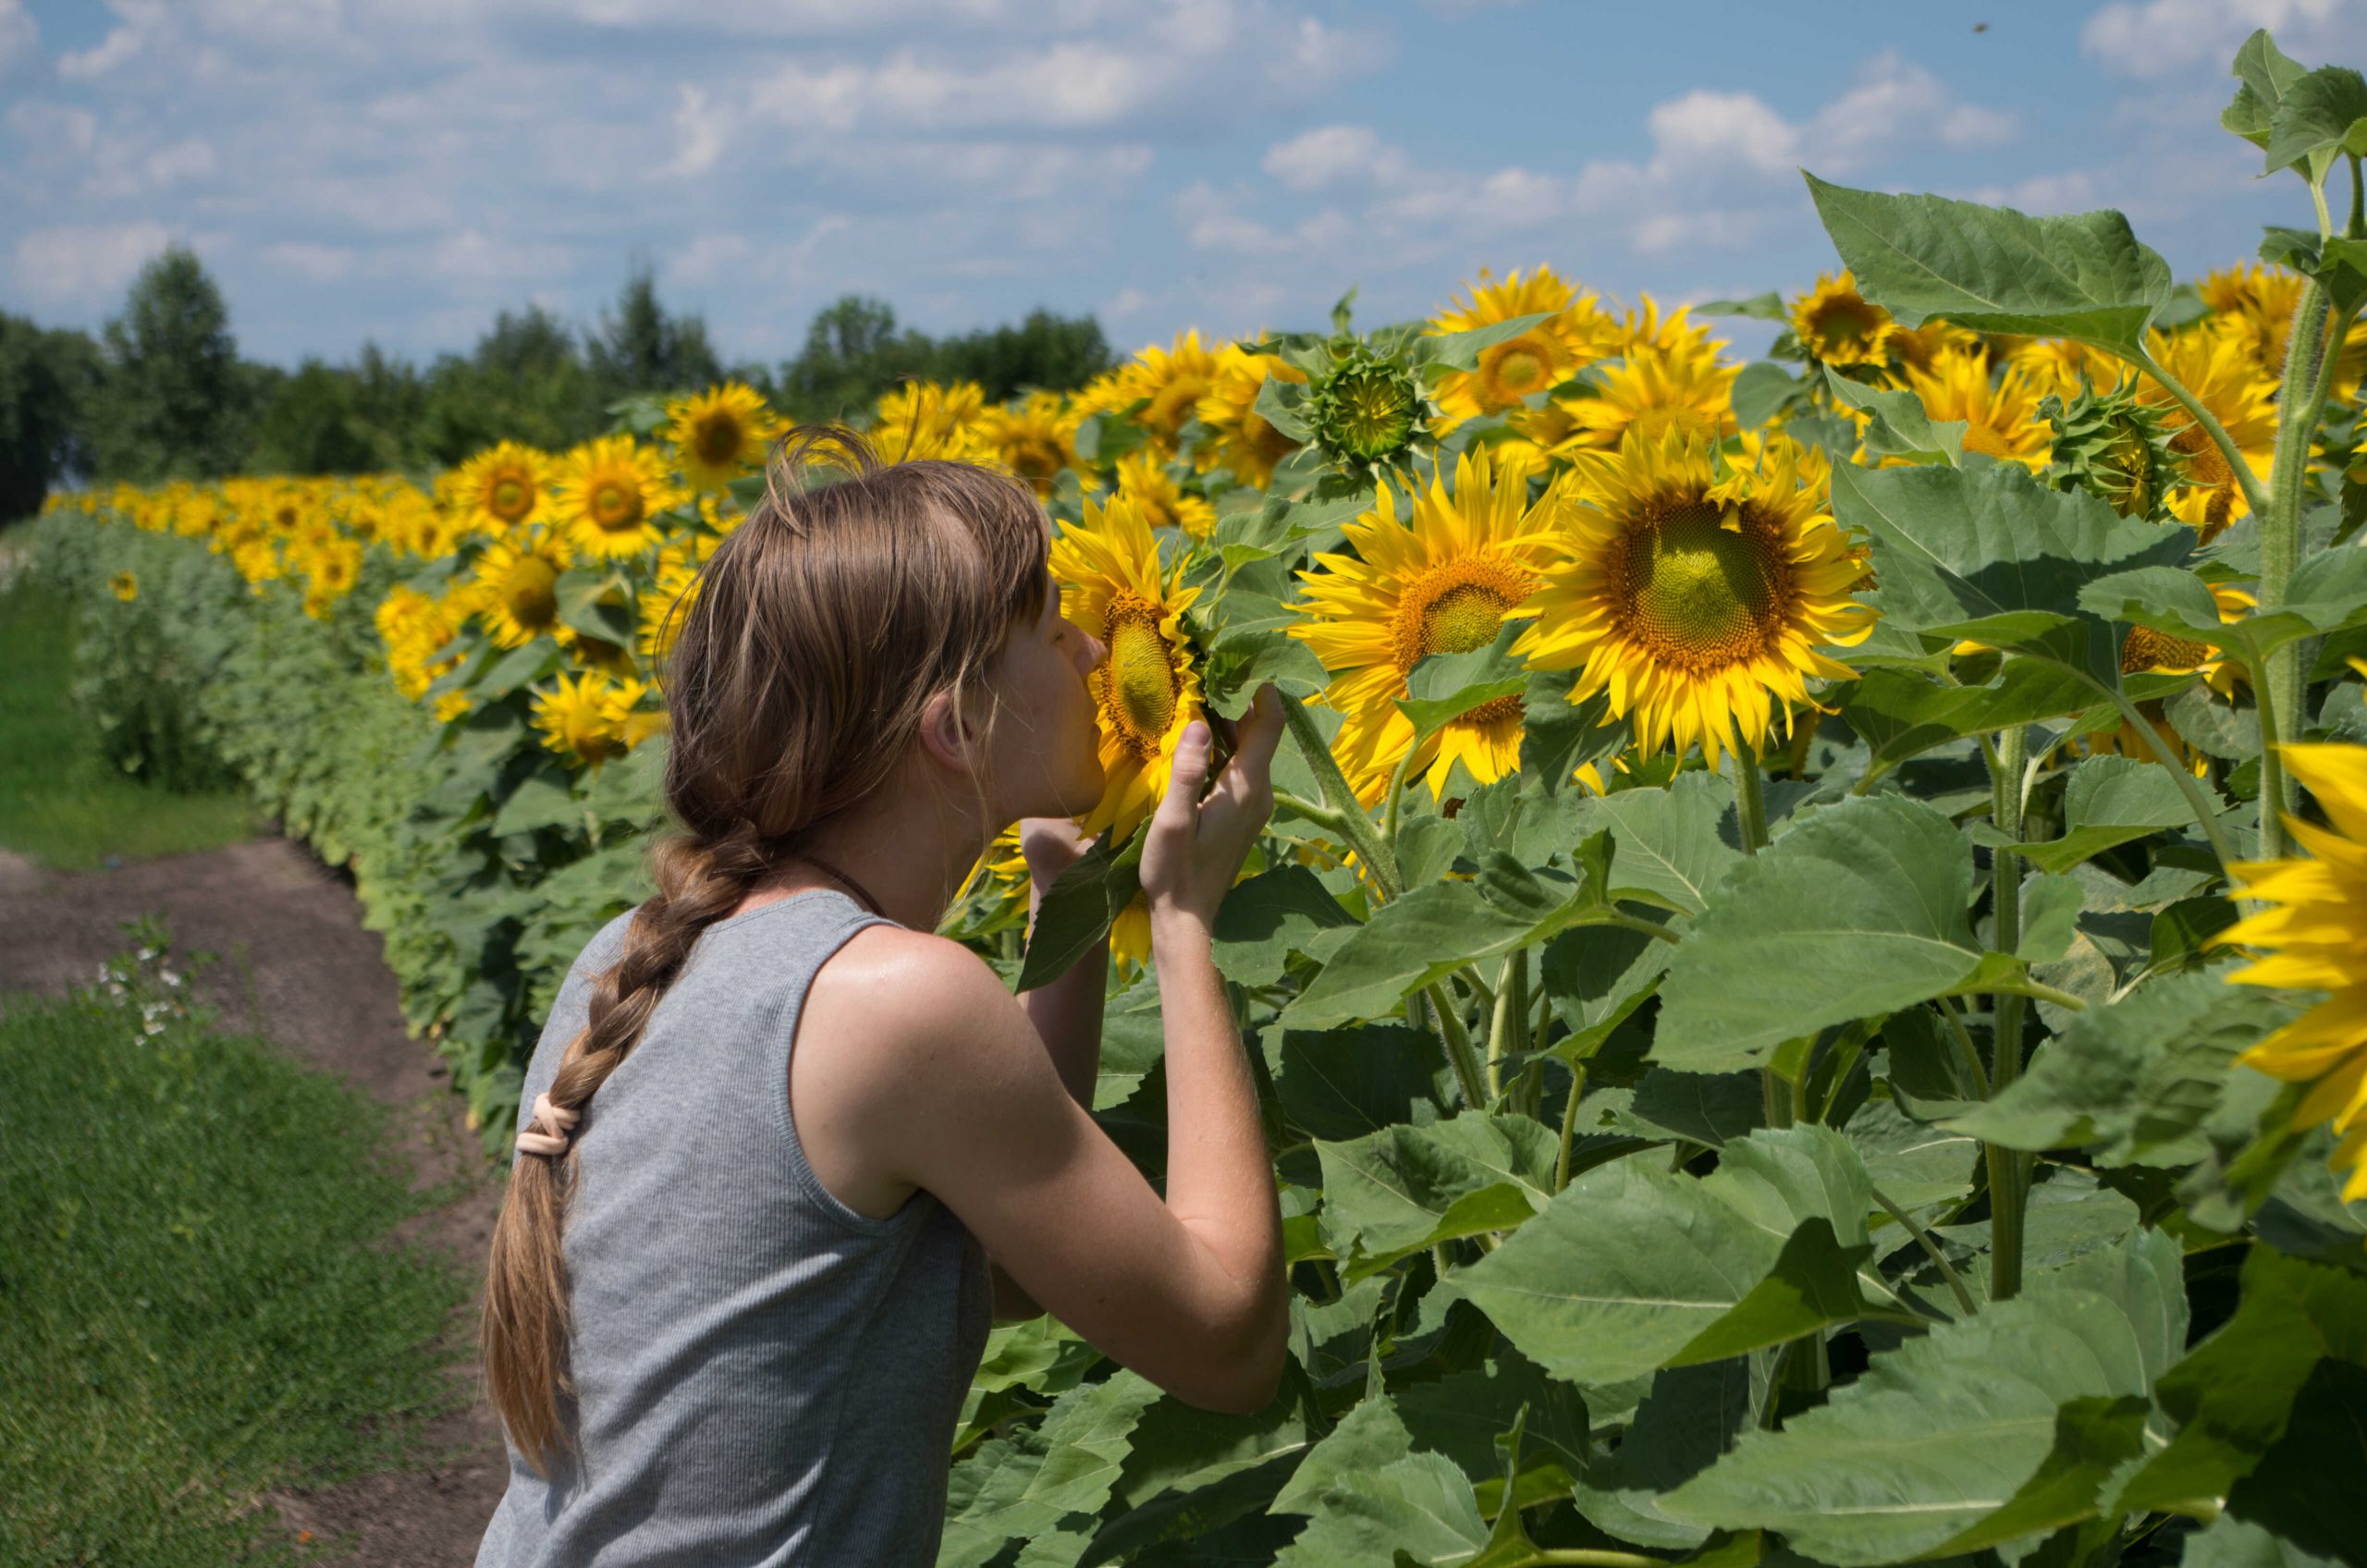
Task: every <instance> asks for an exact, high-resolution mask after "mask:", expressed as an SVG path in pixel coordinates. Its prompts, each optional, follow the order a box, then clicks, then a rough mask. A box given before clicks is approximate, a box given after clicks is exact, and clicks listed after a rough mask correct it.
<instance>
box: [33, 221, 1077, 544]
mask: <svg viewBox="0 0 2367 1568" xmlns="http://www.w3.org/2000/svg"><path fill="white" fill-rule="evenodd" d="M1110 362H1111V355H1110V346H1109V344H1108V342H1107V341H1106V340H1105V339H1104V338H1103V337H1102V334H1101V327H1100V325H1099V323H1098V322H1096V321H1095V320H1094V319H1093V318H1092V317H1091V316H1061V315H1056V314H1054V313H1053V312H1049V311H1046V310H1037V311H1035V312H1031V313H1030V314H1029V315H1028V316H1027V318H1026V319H1025V320H1024V321H1022V322H1019V323H1017V324H1016V325H1003V326H996V327H988V328H984V329H981V330H978V331H975V332H969V333H963V334H960V335H957V336H952V337H931V336H929V335H928V334H926V333H924V332H921V331H919V330H918V329H916V328H914V327H912V326H906V325H899V324H898V322H897V320H896V312H895V311H894V309H893V308H892V307H891V306H889V304H888V303H887V302H886V301H884V300H876V299H871V298H868V297H865V296H863V295H856V294H849V295H846V296H843V297H841V298H840V299H839V300H835V301H833V302H832V303H830V304H829V305H827V306H825V307H824V308H823V309H822V310H821V311H820V312H817V313H816V315H815V317H814V320H813V323H812V325H811V327H810V328H809V329H808V331H807V333H806V338H805V346H804V348H803V349H802V350H801V351H800V352H799V353H798V354H797V356H796V357H795V358H793V359H791V360H789V361H785V362H783V363H781V364H780V365H779V366H777V367H772V366H766V365H763V364H757V363H754V362H746V361H742V362H735V363H732V364H730V365H726V364H725V363H724V362H723V361H722V359H721V358H720V357H719V356H718V355H717V352H716V349H715V347H714V344H713V343H712V342H711V341H710V339H709V338H708V336H707V331H706V324H705V321H704V320H703V319H701V318H700V317H698V316H696V315H686V314H681V313H677V312H670V311H668V309H667V308H666V306H665V305H664V304H663V302H662V301H660V300H659V299H658V297H657V288H656V277H655V276H654V274H653V273H652V272H651V270H650V269H649V268H648V267H647V266H646V265H639V266H635V267H633V268H632V270H631V272H630V274H629V276H628V277H627V279H626V281H625V284H624V287H623V288H622V290H621V291H620V292H619V295H618V298H617V300H616V303H615V305H614V306H613V308H611V309H608V310H605V311H603V312H601V313H600V315H599V318H598V320H597V321H595V322H594V323H591V324H588V325H582V326H578V325H574V324H571V323H570V322H568V321H567V320H565V319H563V318H561V317H559V316H558V315H556V314H554V313H552V312H549V311H546V310H545V309H544V308H543V307H541V306H540V305H531V304H530V305H528V306H526V307H525V308H523V309H522V310H517V311H508V310H505V311H502V312H499V313H497V315H496V316H495V318H494V321H493V325H491V326H489V327H487V328H486V329H485V331H484V334H483V335H482V336H481V337H478V339H477V342H476V346H475V347H474V348H473V349H471V350H470V351H469V352H467V353H452V352H448V353H443V354H439V355H437V356H435V359H434V360H433V361H429V362H428V363H426V364H424V365H417V364H413V363H411V362H410V361H405V360H402V359H399V358H396V357H393V356H391V355H388V354H386V352H384V351H383V350H381V349H379V348H378V346H377V345H376V344H374V343H370V344H365V345H363V347H362V350H361V352H360V353H359V354H358V355H356V356H355V358H354V359H353V361H351V362H350V363H347V364H334V363H330V362H328V361H324V360H320V359H316V358H314V359H306V360H305V361H303V362H302V363H301V364H300V365H298V366H297V368H295V369H294V370H288V369H286V368H284V367H281V366H278V365H273V364H266V363H263V362H260V361H252V360H248V359H244V358H241V357H240V355H239V350H238V343H237V340H236V338H235V337H233V336H232V333H231V329H230V316H229V311H228V308H227V306H226V305H225V303H224V301H223V298H222V291H221V289H220V288H218V287H217V286H216V285H215V281H214V279H213V278H212V276H209V275H208V274H207V272H206V270H205V268H204V266H203V264H202V263H201V262H200V261H199V260H198V258H197V256H196V254H195V253H194V252H192V251H189V250H187V249H186V248H183V247H179V246H174V247H170V248H168V249H166V251H163V252H162V253H161V254H159V255H157V256H156V257H155V258H153V260H152V261H150V262H149V263H148V264H147V265H146V266H145V267H143V268H142V269H141V272H140V275H139V276H138V277H136V278H135V279H134V280H133V281H132V283H131V286H130V288H129V291H128V293H127V295H126V297H125V300H124V306H123V311H122V313H121V314H119V315H117V316H116V317H115V318H114V319H112V320H110V321H109V322H107V323H106V325H105V326H104V328H103V329H102V330H101V331H100V332H99V333H98V334H97V335H96V336H95V337H93V336H92V334H90V333H87V332H84V331H81V330H80V329H79V328H72V327H43V326H41V325H38V324H36V323H34V322H32V321H31V320H29V319H27V318H25V317H22V316H17V315H12V314H9V313H8V312H5V311H0V521H7V520H9V519H12V518H18V517H27V516H30V515H31V514H32V513H33V512H35V511H38V510H39V509H40V508H41V504H42V501H43V497H44V496H46V495H47V493H48V491H49V490H50V488H51V487H53V486H55V485H58V484H89V483H112V482H114V481H117V480H127V481H129V482H131V483H134V484H155V483H157V482H159V481H161V480H166V479H174V478H188V479H216V478H220V477H222V476H224V475H226V474H232V473H258V474H268V473H300V474H318V473H360V472H374V471H387V470H394V471H413V472H416V471H423V470H430V469H435V468H440V467H446V466H448V465H450V464H453V463H457V462H459V461H460V460H461V459H465V458H467V457H468V456H469V455H470V454H471V453H472V452H475V451H478V450H480V449H482V448H483V447H487V446H490V445H491V444H493V443H494V442H497V441H503V440H514V441H525V442H530V443H532V444H533V445H534V446H537V447H544V448H546V449H552V450H557V449H560V448H564V447H570V446H572V445H574V444H575V443H577V442H579V441H583V440H585V439H588V438H589V437H591V436H593V435H598V434H599V433H601V432H602V431H605V430H607V429H608V428H609V427H610V425H611V423H613V418H614V415H613V410H614V408H615V406H616V405H617V404H618V403H619V401H620V400H622V399H624V398H631V397H634V396H637V395H642V394H647V393H668V392H680V391H694V390H697V389H699V388H702V387H705V386H708V385H710V384H711V383H714V382H717V381H720V380H723V379H725V378H726V377H727V376H730V377H737V378H738V379H740V380H742V381H746V382H748V383H749V384H750V385H752V386H754V387H755V388H756V389H757V390H758V391H760V392H762V393H763V394H764V395H765V397H766V399H767V401H768V402H769V403H771V404H772V406H773V407H774V408H775V409H777V410H780V411H781V412H782V413H783V414H784V415H787V416H788V417H790V418H792V419H795V420H799V421H805V420H816V419H836V418H841V417H846V416H849V415H856V414H860V413H861V412H863V411H864V410H867V409H868V407H869V406H870V405H871V404H872V403H873V402H874V401H876V400H877V398H878V397H879V396H880V394H881V393H883V392H885V391H887V390H889V388H890V387H892V386H895V385H896V384H897V383H899V382H900V381H902V380H904V379H905V378H907V377H913V376H925V377H929V378H932V379H938V380H951V379H965V380H971V381H976V382H978V383H980V384H981V385H983V386H985V388H986V391H987V396H988V397H989V398H997V399H1000V398H1008V397H1011V396H1012V395H1013V394H1015V393H1018V392H1021V391H1024V390H1027V389H1029V388H1033V387H1043V388H1048V389H1051V390H1067V389H1070V388H1073V387H1075V386H1082V385H1084V384H1085V382H1086V381H1087V380H1089V379H1091V378H1092V377H1093V376H1095V375H1096V374H1099V373H1100V372H1101V371H1103V370H1105V369H1107V368H1108V367H1109V365H1110Z"/></svg>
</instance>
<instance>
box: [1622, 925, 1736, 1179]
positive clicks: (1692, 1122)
mask: <svg viewBox="0 0 2367 1568" xmlns="http://www.w3.org/2000/svg"><path fill="white" fill-rule="evenodd" d="M1655 945H1656V946H1660V947H1662V948H1665V947H1666V944H1665V943H1659V944H1655ZM1765 1106H1766V1093H1765V1090H1764V1089H1763V1088H1761V1086H1760V1080H1759V1074H1757V1073H1756V1072H1671V1071H1670V1070H1669V1069H1667V1068H1665V1067H1655V1068H1652V1069H1651V1070H1650V1071H1649V1072H1646V1073H1645V1074H1644V1076H1643V1077H1642V1078H1641V1079H1640V1080H1638V1081H1637V1084H1636V1087H1635V1088H1634V1089H1633V1090H1631V1091H1629V1092H1628V1098H1627V1104H1626V1106H1625V1109H1618V1108H1616V1107H1614V1108H1613V1109H1612V1111H1611V1113H1610V1121H1609V1125H1611V1126H1612V1127H1613V1128H1614V1129H1615V1130H1617V1131H1620V1132H1625V1133H1632V1134H1634V1135H1635V1136H1637V1137H1639V1138H1651V1139H1654V1140H1662V1139H1668V1138H1689V1139H1691V1140H1692V1141H1693V1142H1695V1143H1697V1144H1702V1145H1708V1146H1709V1147H1711V1148H1719V1147H1723V1145H1725V1144H1726V1143H1727V1142H1729V1141H1730V1140H1732V1139H1735V1138H1740V1137H1744V1136H1747V1135H1748V1134H1749V1133H1752V1132H1754V1131H1756V1130H1757V1129H1758V1128H1759V1127H1760V1125H1761V1123H1762V1121H1763V1120H1764V1118H1765V1115H1766V1110H1765Z"/></svg>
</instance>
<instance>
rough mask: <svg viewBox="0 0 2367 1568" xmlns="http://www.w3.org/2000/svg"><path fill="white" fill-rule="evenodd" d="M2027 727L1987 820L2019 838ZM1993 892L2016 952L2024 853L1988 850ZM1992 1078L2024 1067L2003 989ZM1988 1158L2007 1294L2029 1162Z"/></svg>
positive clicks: (1998, 1290) (1993, 1267) (1998, 1280)
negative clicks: (2022, 855)
mask: <svg viewBox="0 0 2367 1568" xmlns="http://www.w3.org/2000/svg"><path fill="white" fill-rule="evenodd" d="M2029 751H2030V734H2029V731H2027V730H2026V729H2023V728H2022V727H2021V726H2020V725H2016V726H2014V727H2013V728H2012V729H2006V730H2003V731H2001V732H2000V733H1999V734H1998V737H1997V750H1996V752H1995V753H1994V755H1993V757H1992V759H1991V763H1990V769H1991V771H1990V776H1989V813H1990V824H1991V826H1993V827H1995V828H1996V829H1997V831H1998V832H2000V833H2003V834H2004V835H2005V837H2006V838H2008V839H2013V840H2014V841H2015V842H2017V843H2018V842H2020V841H2021V837H2022V766H2023V763H2024V761H2025V759H2026V758H2027V757H2028V756H2029ZM1989 864H1990V876H1989V897H1990V901H1991V903H1992V905H1993V908H1994V911H1995V915H1994V919H1995V923H1996V947H1997V949H1998V950H1999V951H2000V952H2007V953H2010V952H2012V951H2013V950H2014V949H2017V948H2018V947H2020V946H2021V944H2022V857H2021V856H2020V855H2018V854H2017V853H2015V852H2014V851H2011V850H2007V849H1995V850H1993V851H1990V862H1989ZM1990 1005H1991V1008H1992V1011H1991V1013H1990V1017H1991V1019H1992V1025H1991V1045H1992V1047H1993V1048H1992V1050H1991V1052H1990V1057H1991V1066H1990V1073H1989V1083H1990V1088H1991V1091H1992V1093H1993V1094H2003V1093H2005V1087H2006V1085H2008V1084H2011V1083H2013V1081H2014V1080H2015V1079H2016V1078H2017V1077H2019V1076H2020V1075H2021V1071H2022V1013H2023V1011H2025V1005H2026V1004H2025V1002H2024V999H2023V998H2020V997H2018V996H2014V995H2010V994H2008V995H2003V996H1999V997H1996V998H1993V999H1992V1001H1991V1004H1990ZM1981 1157H1982V1158H1984V1159H1986V1160H1987V1161H1988V1165H1989V1243H1990V1244H1989V1251H1990V1258H1989V1271H1990V1273H1989V1294H1990V1299H1992V1300H1993V1301H2005V1300H2006V1299H2008V1298H2010V1297H2012V1296H2013V1295H2015V1294H2016V1293H2017V1292H2019V1291H2020V1290H2021V1288H2022V1212H2023V1207H2024V1205H2025V1204H2026V1203H2027V1202H2028V1200H2029V1192H2028V1184H2027V1177H2028V1174H2029V1165H2028V1163H2027V1160H2026V1158H2025V1157H2024V1156H2023V1155H2022V1153H2021V1152H2020V1151H2019V1150H2017V1149H2009V1148H2006V1147H2005V1146H2004V1145H2001V1144H1983V1145H1981Z"/></svg>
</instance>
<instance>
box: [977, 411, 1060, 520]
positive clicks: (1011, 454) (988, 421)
mask: <svg viewBox="0 0 2367 1568" xmlns="http://www.w3.org/2000/svg"><path fill="white" fill-rule="evenodd" d="M978 434H979V435H980V436H981V437H983V438H984V439H985V441H986V443H987V446H988V447H992V448H993V450H994V455H995V460H996V461H998V462H1000V463H1001V464H1002V466H1003V467H1005V468H1007V469H1009V470H1011V472H1013V473H1015V474H1017V475H1019V477H1020V478H1022V479H1024V480H1025V481H1027V483H1028V484H1030V485H1032V486H1034V487H1035V491H1036V495H1037V496H1039V497H1040V496H1049V495H1050V494H1051V493H1052V486H1053V485H1054V484H1056V483H1058V482H1059V480H1060V477H1061V470H1062V469H1065V468H1074V467H1075V466H1076V447H1075V445H1074V443H1075V437H1076V423H1075V422H1074V421H1073V419H1071V418H1070V417H1069V415H1068V414H1067V413H1065V412H1064V411H1063V410H1061V395H1060V394H1059V393H1057V392H1030V393H1029V394H1028V395H1027V396H1026V398H1024V400H1022V401H1021V403H1020V404H1019V406H1018V407H1017V408H1012V407H1009V406H1007V405H998V406H997V407H994V408H991V409H987V410H985V411H984V412H983V413H981V414H980V415H979V417H978Z"/></svg>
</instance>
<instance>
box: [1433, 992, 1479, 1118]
mask: <svg viewBox="0 0 2367 1568" xmlns="http://www.w3.org/2000/svg"><path fill="white" fill-rule="evenodd" d="M1422 994H1423V995H1424V996H1426V997H1428V998H1429V999H1430V1016H1431V1017H1432V1018H1434V1019H1435V1020H1436V1021H1437V1022H1438V1026H1439V1039H1440V1040H1441V1042H1443V1043H1444V1045H1445V1046H1446V1059H1447V1061H1448V1062H1449V1063H1450V1064H1451V1065H1452V1066H1453V1068H1454V1081H1455V1082H1456V1083H1457V1084H1460V1085H1461V1086H1462V1089H1463V1103H1464V1104H1465V1105H1467V1106H1469V1107H1470V1108H1471V1109H1474V1110H1485V1109H1488V1079H1487V1076H1486V1074H1484V1073H1483V1072H1481V1071H1480V1069H1479V1058H1478V1055H1477V1054H1476V1053H1475V1052H1474V1051H1473V1050H1472V1048H1471V1031H1469V1030H1468V1029H1466V1028H1465V1027H1464V1026H1463V1014H1462V1013H1461V1012H1459V1011H1456V1010H1455V1009H1454V1008H1453V1006H1451V1005H1450V1004H1449V1001H1448V998H1447V996H1446V993H1445V991H1444V989H1443V988H1442V987H1441V986H1438V985H1437V984H1435V983H1433V984H1431V985H1429V986H1424V987H1423V988H1422Z"/></svg>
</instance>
